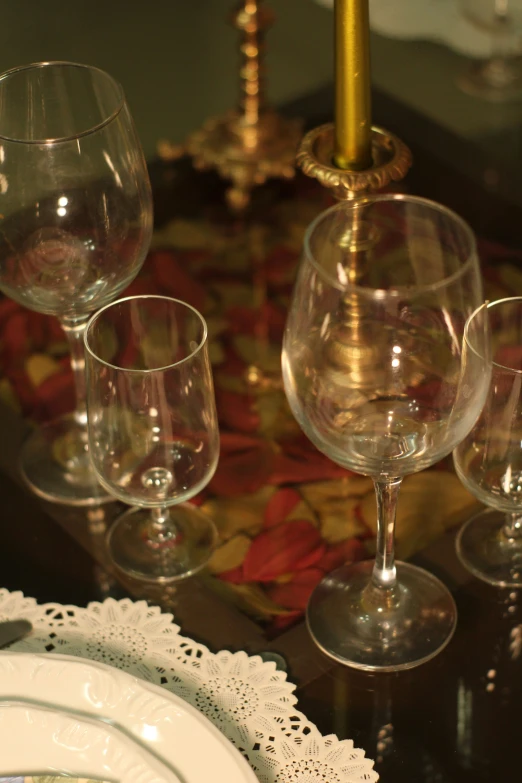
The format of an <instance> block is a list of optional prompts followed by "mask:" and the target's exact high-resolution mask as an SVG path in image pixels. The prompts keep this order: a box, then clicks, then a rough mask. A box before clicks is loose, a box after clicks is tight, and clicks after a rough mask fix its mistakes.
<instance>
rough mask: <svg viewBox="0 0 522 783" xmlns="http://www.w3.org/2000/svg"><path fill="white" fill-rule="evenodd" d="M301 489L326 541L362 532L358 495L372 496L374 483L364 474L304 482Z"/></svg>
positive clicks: (363, 528)
mask: <svg viewBox="0 0 522 783" xmlns="http://www.w3.org/2000/svg"><path fill="white" fill-rule="evenodd" d="M300 492H301V494H302V495H303V497H304V498H305V499H306V501H307V502H308V503H309V504H310V506H311V507H312V509H313V510H314V512H315V513H316V514H317V517H318V519H319V525H320V528H321V535H322V537H323V538H324V540H325V541H327V542H328V543H329V544H338V543H339V542H340V541H344V540H345V539H347V538H353V537H354V536H358V535H360V534H361V533H363V532H364V530H365V527H364V525H363V524H362V522H361V521H360V520H359V518H358V517H357V514H356V509H357V506H358V504H359V499H360V497H362V496H364V495H366V494H368V493H369V494H370V496H372V497H373V483H372V481H371V479H368V478H366V477H364V476H347V477H346V478H342V479H336V480H333V481H316V482H313V483H311V484H303V485H302V486H301V487H300Z"/></svg>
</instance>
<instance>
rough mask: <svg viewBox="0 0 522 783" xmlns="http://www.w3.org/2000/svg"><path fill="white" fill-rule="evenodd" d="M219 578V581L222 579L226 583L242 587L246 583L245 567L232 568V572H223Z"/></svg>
mask: <svg viewBox="0 0 522 783" xmlns="http://www.w3.org/2000/svg"><path fill="white" fill-rule="evenodd" d="M218 576H219V579H222V580H223V581H224V582H231V583H232V584H233V585H241V584H243V582H244V581H245V576H244V574H243V566H237V568H231V569H230V571H222V572H221V573H220V574H219V575H218Z"/></svg>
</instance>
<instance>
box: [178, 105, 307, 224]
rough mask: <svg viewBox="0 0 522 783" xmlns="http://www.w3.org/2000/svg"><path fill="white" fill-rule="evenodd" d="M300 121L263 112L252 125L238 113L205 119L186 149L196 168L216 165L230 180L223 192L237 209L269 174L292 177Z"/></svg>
mask: <svg viewBox="0 0 522 783" xmlns="http://www.w3.org/2000/svg"><path fill="white" fill-rule="evenodd" d="M301 130H302V124H301V121H300V120H286V119H283V118H282V117H280V116H279V115H277V114H276V113H275V112H272V111H267V112H265V113H264V114H263V115H262V116H261V117H260V118H259V120H258V121H257V122H256V123H254V124H249V123H247V122H246V121H245V117H244V115H243V114H241V113H240V112H230V113H229V114H226V115H224V116H223V117H214V118H212V119H210V120H208V121H207V122H206V123H205V125H204V126H203V128H202V129H201V130H199V131H196V132H195V133H193V134H192V135H191V136H190V137H189V138H188V139H187V144H186V148H187V152H188V154H189V155H191V156H192V157H193V158H194V165H195V167H196V168H198V169H208V168H215V169H217V170H218V172H219V173H220V174H221V176H222V177H224V178H225V179H229V180H231V182H232V185H231V187H230V188H228V190H227V192H226V198H227V202H228V204H229V206H230V207H231V208H232V209H233V210H235V211H240V210H242V209H244V208H245V207H246V206H247V205H248V203H249V201H250V192H251V190H252V188H254V187H255V186H256V185H262V184H263V183H264V182H266V180H267V179H270V178H271V177H278V178H283V179H291V178H292V177H293V176H294V173H295V154H296V151H297V148H298V145H299V141H300V139H301Z"/></svg>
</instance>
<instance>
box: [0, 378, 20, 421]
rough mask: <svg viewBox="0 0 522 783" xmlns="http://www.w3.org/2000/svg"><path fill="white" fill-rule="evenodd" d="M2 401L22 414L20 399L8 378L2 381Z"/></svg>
mask: <svg viewBox="0 0 522 783" xmlns="http://www.w3.org/2000/svg"><path fill="white" fill-rule="evenodd" d="M0 400H1V401H2V402H3V403H5V404H6V405H8V406H9V408H12V409H13V410H15V411H17V412H18V413H20V411H21V408H20V403H19V401H18V397H17V396H16V394H15V391H14V389H13V387H12V386H11V384H10V383H9V381H8V379H7V378H1V379H0Z"/></svg>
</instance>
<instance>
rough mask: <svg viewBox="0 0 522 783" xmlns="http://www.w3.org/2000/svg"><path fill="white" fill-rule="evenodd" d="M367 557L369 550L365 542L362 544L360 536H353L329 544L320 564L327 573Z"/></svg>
mask: <svg viewBox="0 0 522 783" xmlns="http://www.w3.org/2000/svg"><path fill="white" fill-rule="evenodd" d="M365 557H368V552H367V551H366V548H365V546H364V544H362V543H361V542H360V541H359V539H358V538H351V539H346V540H345V541H341V542H340V543H338V544H335V545H333V546H329V547H328V548H327V550H326V552H325V553H324V555H323V557H322V558H321V559H320V561H319V563H318V566H320V568H322V569H323V571H324V572H325V573H329V572H330V571H334V570H335V569H336V568H339V567H340V566H342V565H344V564H345V563H353V562H356V561H358V560H364V558H365Z"/></svg>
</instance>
